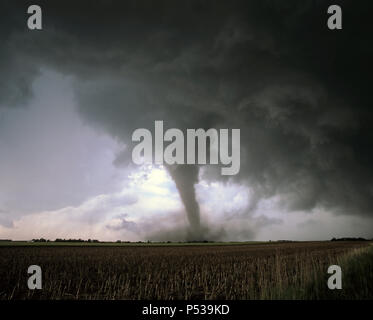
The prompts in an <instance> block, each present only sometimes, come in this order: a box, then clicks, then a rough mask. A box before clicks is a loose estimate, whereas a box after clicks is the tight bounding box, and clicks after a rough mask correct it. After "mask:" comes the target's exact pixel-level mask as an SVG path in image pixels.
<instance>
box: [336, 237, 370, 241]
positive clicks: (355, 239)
mask: <svg viewBox="0 0 373 320" xmlns="http://www.w3.org/2000/svg"><path fill="white" fill-rule="evenodd" d="M331 241H369V240H368V239H365V238H348V237H347V238H333V239H332V240H331Z"/></svg>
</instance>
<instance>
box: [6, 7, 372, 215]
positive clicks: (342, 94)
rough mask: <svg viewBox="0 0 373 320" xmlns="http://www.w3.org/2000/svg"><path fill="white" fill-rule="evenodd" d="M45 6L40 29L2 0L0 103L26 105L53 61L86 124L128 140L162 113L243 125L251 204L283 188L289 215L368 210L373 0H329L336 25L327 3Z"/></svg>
mask: <svg viewBox="0 0 373 320" xmlns="http://www.w3.org/2000/svg"><path fill="white" fill-rule="evenodd" d="M37 2H38V3H40V4H41V6H42V8H43V13H44V20H43V26H44V30H43V31H28V30H26V24H25V23H26V22H25V20H24V21H23V20H22V19H21V18H19V14H20V13H19V12H25V11H26V9H25V5H21V4H20V3H19V2H17V4H14V3H13V2H10V1H9V2H6V1H5V2H2V5H1V9H2V12H3V13H4V15H5V20H4V21H5V22H4V21H2V25H3V24H4V28H2V31H1V33H0V34H1V36H2V37H3V38H4V39H5V43H6V45H5V46H2V47H1V49H0V57H1V58H2V59H1V67H2V72H1V76H0V83H1V84H2V86H1V87H0V94H1V95H0V105H13V104H14V105H16V104H19V103H20V101H22V98H23V99H28V97H29V92H30V85H31V83H32V77H33V75H35V72H36V71H34V70H38V68H39V67H41V66H43V67H49V68H52V69H54V70H57V71H59V72H63V73H66V74H70V75H73V76H75V79H76V86H75V90H76V97H77V100H78V102H79V107H78V108H79V113H80V114H81V116H82V118H83V119H85V120H86V121H87V122H89V123H91V124H93V125H95V126H96V127H98V128H101V129H103V130H105V131H106V132H109V133H110V134H111V135H113V136H114V137H116V138H117V139H118V140H120V141H123V142H125V143H127V144H130V142H131V141H130V139H131V134H132V131H133V130H134V129H135V128H138V127H148V128H152V126H153V124H154V120H164V121H165V126H167V127H179V128H186V127H189V128H198V127H203V128H209V127H229V128H240V129H241V171H240V173H239V175H238V176H236V177H234V179H236V180H237V181H239V182H241V183H245V184H248V185H250V186H252V187H253V189H254V198H253V204H252V207H253V208H255V204H256V201H257V200H258V199H261V198H267V197H271V196H273V195H280V196H281V201H282V205H283V206H284V207H285V208H287V209H288V210H311V209H313V208H315V207H324V208H328V209H331V210H334V211H336V212H342V213H347V214H359V215H368V214H372V208H373V173H372V170H371V163H372V161H373V151H372V148H371V141H372V135H373V134H372V130H371V127H372V124H373V113H372V107H371V104H372V103H371V97H370V95H371V92H370V83H371V81H370V75H371V74H372V71H373V70H372V62H371V58H372V54H373V52H372V51H373V45H372V40H371V33H372V26H373V24H371V23H370V21H371V19H370V15H371V14H372V12H373V5H372V3H371V2H368V1H366V2H365V1H359V3H356V2H355V3H352V2H350V1H337V2H336V1H333V2H332V3H330V4H340V5H341V6H342V8H343V13H344V16H343V17H344V26H343V30H340V31H330V30H328V29H327V27H326V19H327V15H326V11H327V7H328V5H330V4H329V3H327V2H325V1H311V0H310V1H301V2H300V1H286V2H285V1H255V2H254V1H243V2H238V1H231V2H229V4H228V2H216V1H178V2H177V3H176V2H175V1H123V2H122V1H121V2H119V1H111V2H106V1H105V2H104V1H94V2H91V1H89V2H88V1H80V2H79V4H76V3H75V2H73V1H55V2H53V4H51V2H49V3H47V2H39V1H37ZM16 13H17V14H16ZM14 16H16V17H18V18H9V17H14ZM23 17H24V16H23ZM129 150H130V149H129ZM130 156H131V155H130V152H127V153H126V152H125V151H124V152H123V153H122V154H121V157H120V159H119V158H118V161H117V162H118V163H119V162H125V163H128V158H129V157H130ZM208 173H209V172H208ZM208 173H207V174H208ZM210 178H213V179H221V177H220V176H218V175H214V174H213V172H210Z"/></svg>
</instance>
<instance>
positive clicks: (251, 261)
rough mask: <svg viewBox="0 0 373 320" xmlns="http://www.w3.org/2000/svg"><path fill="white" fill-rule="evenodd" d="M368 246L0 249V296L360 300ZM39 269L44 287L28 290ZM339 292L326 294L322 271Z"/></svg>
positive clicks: (366, 294) (372, 270) (365, 292)
mask: <svg viewBox="0 0 373 320" xmlns="http://www.w3.org/2000/svg"><path fill="white" fill-rule="evenodd" d="M372 249H373V246H371V244H370V242H356V241H354V242H289V243H275V242H274V243H242V244H238V243H236V244H233V243H232V244H230V245H223V244H218V245H212V244H209V245H203V244H198V245H188V246H183V245H181V244H178V245H172V244H171V245H168V244H165V245H161V244H158V245H148V246H146V245H139V246H134V245H124V244H119V245H118V246H114V245H113V246H105V245H96V246H86V245H81V246H78V245H73V246H71V245H60V244H59V245H58V246H53V245H51V244H50V245H36V244H31V245H30V244H29V245H23V246H22V245H20V244H18V245H11V244H8V245H6V244H5V243H3V244H2V246H0V299H2V300H8V299H165V300H169V299H178V300H185V299H186V300H194V299H207V300H209V299H223V300H225V299H227V300H232V299H366V298H372V290H373V288H372V284H373V281H372V280H373V250H372ZM33 264H36V265H39V266H40V267H41V269H42V272H43V288H42V289H41V290H29V289H28V288H27V279H28V276H29V275H28V274H27V268H28V266H30V265H33ZM332 264H338V265H340V266H341V267H342V270H343V290H333V291H331V290H328V289H327V285H326V282H327V279H328V277H329V276H330V275H328V274H327V268H328V266H330V265H332Z"/></svg>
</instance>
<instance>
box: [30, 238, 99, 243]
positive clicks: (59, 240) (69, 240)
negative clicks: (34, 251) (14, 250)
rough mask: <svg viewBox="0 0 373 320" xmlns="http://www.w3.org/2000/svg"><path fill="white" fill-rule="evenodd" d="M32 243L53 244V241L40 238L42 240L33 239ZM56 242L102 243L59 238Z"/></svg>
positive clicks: (90, 240)
mask: <svg viewBox="0 0 373 320" xmlns="http://www.w3.org/2000/svg"><path fill="white" fill-rule="evenodd" d="M32 242H53V241H52V240H49V239H44V238H40V239H32ZM54 242H89V243H91V242H93V243H98V242H100V241H99V240H96V239H88V240H83V239H60V238H57V239H56V240H54Z"/></svg>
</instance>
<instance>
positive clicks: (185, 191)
mask: <svg viewBox="0 0 373 320" xmlns="http://www.w3.org/2000/svg"><path fill="white" fill-rule="evenodd" d="M167 169H168V171H169V173H170V175H171V177H172V179H173V180H174V182H175V185H176V188H177V190H178V192H179V195H180V198H181V201H182V202H183V205H184V208H185V211H186V214H187V218H188V222H189V226H190V232H189V234H188V239H187V240H194V241H197V240H202V238H201V237H202V232H201V221H200V210H199V204H198V201H197V199H196V191H195V188H194V185H195V184H196V183H197V182H198V172H199V167H198V166H197V165H190V164H183V165H172V166H167Z"/></svg>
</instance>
